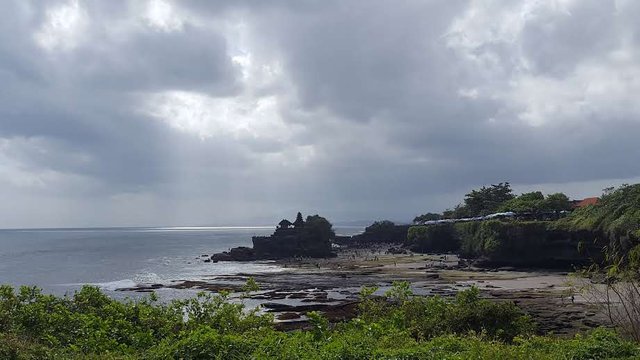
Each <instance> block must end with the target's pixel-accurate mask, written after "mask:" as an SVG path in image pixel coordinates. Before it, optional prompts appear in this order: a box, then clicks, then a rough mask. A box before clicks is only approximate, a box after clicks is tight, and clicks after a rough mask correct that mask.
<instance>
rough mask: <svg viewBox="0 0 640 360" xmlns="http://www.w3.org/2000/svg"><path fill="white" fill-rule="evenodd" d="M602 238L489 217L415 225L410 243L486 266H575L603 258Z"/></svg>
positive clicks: (540, 223) (547, 225)
mask: <svg viewBox="0 0 640 360" xmlns="http://www.w3.org/2000/svg"><path fill="white" fill-rule="evenodd" d="M601 240H602V236H601V235H600V234H598V233H597V232H593V231H587V230H563V229H557V228H556V227H554V225H553V223H552V222H543V221H499V220H489V221H481V222H468V223H456V224H443V225H427V226H416V227H412V228H411V229H410V230H409V236H408V238H407V241H408V242H409V245H410V246H411V248H412V250H414V251H418V252H447V251H451V252H457V253H459V254H460V255H462V256H464V257H467V258H475V259H478V264H480V265H485V266H513V267H541V268H572V267H574V266H581V265H586V264H589V263H591V262H592V261H594V260H595V261H599V260H601V258H602V252H601V247H602V242H601Z"/></svg>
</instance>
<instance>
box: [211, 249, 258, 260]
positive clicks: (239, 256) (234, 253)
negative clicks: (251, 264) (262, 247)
mask: <svg viewBox="0 0 640 360" xmlns="http://www.w3.org/2000/svg"><path fill="white" fill-rule="evenodd" d="M211 260H212V261H214V262H218V261H251V260H256V253H255V251H253V249H252V248H250V247H246V246H240V247H235V248H233V249H231V250H229V251H224V252H221V253H217V254H213V255H211Z"/></svg>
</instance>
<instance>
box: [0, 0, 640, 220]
mask: <svg viewBox="0 0 640 360" xmlns="http://www.w3.org/2000/svg"><path fill="white" fill-rule="evenodd" d="M4 9H5V10H6V11H4V12H3V13H2V14H1V15H0V81H2V87H1V88H0V181H2V184H3V189H4V190H2V191H3V192H2V195H3V197H5V198H7V199H9V201H12V202H15V203H19V204H22V205H21V206H18V207H15V208H13V209H11V208H8V207H0V215H5V216H4V218H5V219H8V220H6V221H5V222H4V223H0V226H37V225H87V224H106V225H109V224H127V225H135V224H140V223H146V224H150V223H155V224H161V223H173V224H179V223H225V222H226V223H242V222H252V221H255V220H262V219H265V220H266V219H269V218H271V217H274V218H277V217H280V216H284V215H287V213H288V212H292V211H296V210H297V209H303V210H307V211H313V212H322V213H325V214H326V215H328V216H330V217H333V218H335V219H336V220H338V219H361V218H377V217H392V218H396V219H403V218H404V219H408V218H410V217H411V216H412V215H415V213H416V212H420V211H427V210H442V209H443V208H445V207H450V206H453V205H455V201H456V199H457V198H460V196H461V195H462V194H463V193H464V192H465V191H466V190H468V189H469V188H472V187H475V186H479V185H483V184H488V183H495V182H499V181H504V180H509V181H512V182H513V183H516V184H520V185H522V186H525V185H527V186H534V185H535V184H560V183H568V184H579V183H581V182H589V183H592V184H596V183H597V184H600V183H601V182H602V181H605V180H606V179H629V178H636V177H638V176H640V167H639V166H637V165H636V164H635V163H634V161H633V159H638V158H640V147H638V146H637V145H636V144H637V140H636V135H637V134H639V133H640V122H638V120H637V119H638V115H640V106H638V105H637V104H636V101H635V99H634V97H633V94H634V93H637V91H639V90H640V63H639V62H638V59H639V58H640V55H639V54H640V46H639V42H640V38H639V37H638V34H639V32H638V31H639V30H640V27H639V26H638V25H637V22H636V21H635V20H636V19H637V15H639V14H640V13H639V10H640V7H639V6H638V5H637V4H636V3H635V2H631V1H627V2H625V1H620V2H602V1H595V0H593V1H569V0H567V1H542V2H540V1H526V0H522V1H487V2H468V1H462V0H461V1H405V2H390V1H323V2H316V1H284V0H283V1H275V2H264V1H249V0H247V1H215V2H212V1H195V0H194V1H179V2H178V1H175V2H171V1H161V0H155V1H144V2H143V1H53V2H26V1H13V2H9V3H7V4H5V5H4ZM546 186H547V188H545V190H548V191H554V190H555V189H554V188H551V187H548V185H546ZM575 188H576V189H578V188H580V189H581V190H580V191H584V187H580V186H577V185H576V186H575ZM593 190H594V191H595V190H597V189H593ZM576 194H578V193H576ZM39 202H40V203H41V206H37V207H38V209H34V206H36V205H34V204H38V203H39ZM58 208H63V209H64V211H60V212H58V214H57V215H56V216H53V215H50V213H51V212H54V211H55V209H58ZM88 209H91V210H90V211H88ZM36 213H37V214H36ZM34 214H36V215H39V216H38V219H36V220H34V219H33V218H34Z"/></svg>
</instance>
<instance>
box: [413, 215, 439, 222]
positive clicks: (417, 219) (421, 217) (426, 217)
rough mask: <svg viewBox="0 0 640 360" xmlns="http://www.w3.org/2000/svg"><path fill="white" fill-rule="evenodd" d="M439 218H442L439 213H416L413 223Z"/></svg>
mask: <svg viewBox="0 0 640 360" xmlns="http://www.w3.org/2000/svg"><path fill="white" fill-rule="evenodd" d="M440 219H442V215H441V214H436V213H426V214H422V215H418V216H416V217H415V218H413V223H414V224H422V223H424V222H425V221H433V220H440Z"/></svg>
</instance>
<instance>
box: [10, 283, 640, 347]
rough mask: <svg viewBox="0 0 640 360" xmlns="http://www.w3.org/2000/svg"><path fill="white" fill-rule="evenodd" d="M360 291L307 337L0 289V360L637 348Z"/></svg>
mask: <svg viewBox="0 0 640 360" xmlns="http://www.w3.org/2000/svg"><path fill="white" fill-rule="evenodd" d="M374 291H375V289H373V288H363V291H362V295H363V301H362V302H361V308H360V312H359V314H358V316H357V317H356V318H355V319H353V320H351V321H348V322H343V323H339V324H334V325H331V324H329V323H328V322H327V321H326V319H325V318H323V317H322V315H321V314H319V313H311V314H309V318H310V319H311V320H312V325H313V328H312V330H310V331H306V330H300V331H293V332H288V333H285V332H279V331H276V330H274V329H273V327H272V323H273V318H272V317H271V316H267V315H262V314H260V313H257V312H256V311H248V310H247V309H245V308H244V307H243V306H242V304H232V303H230V302H229V301H228V299H227V295H226V294H221V295H204V294H202V295H199V296H198V297H196V298H194V299H189V300H184V301H174V302H172V303H169V304H158V303H156V302H155V300H154V299H153V298H150V299H146V300H142V301H138V302H133V301H125V302H119V301H116V300H113V299H110V298H108V297H107V296H105V295H104V294H103V293H101V292H100V291H99V290H98V289H97V288H94V287H85V288H83V289H82V290H80V291H79V292H78V293H76V294H75V295H74V296H71V297H64V298H58V297H54V296H51V295H45V294H42V293H41V292H40V291H39V290H38V289H36V288H27V287H23V288H21V289H20V290H19V291H18V292H15V291H14V290H13V289H12V288H11V287H9V286H3V287H0V319H1V320H0V321H1V322H0V326H1V327H0V359H56V360H57V359H114V360H115V359H120V360H123V359H291V360H293V359H318V360H320V359H497V358H503V359H506V358H509V359H556V358H563V359H601V358H619V359H627V358H629V359H630V358H633V357H637V356H640V352H639V349H638V346H637V345H635V344H633V343H630V342H627V341H624V340H622V339H621V338H620V337H618V336H617V335H616V334H614V333H612V332H610V331H606V330H597V331H595V332H593V333H591V334H588V335H585V336H578V337H576V338H574V339H569V340H561V339H553V338H548V337H532V336H531V335H530V334H531V331H532V323H531V320H530V319H529V318H528V317H527V316H525V315H524V314H523V313H522V312H521V311H520V310H519V309H518V308H517V307H515V306H514V305H513V304H511V303H504V302H491V301H488V300H484V299H481V298H480V297H479V293H478V291H477V289H472V290H468V291H463V292H461V293H460V294H459V295H458V296H457V297H456V298H455V299H452V300H447V299H444V298H441V297H437V296H436V297H418V296H414V295H413V294H412V293H411V288H410V286H409V284H408V283H397V284H395V285H394V286H393V288H392V289H391V290H390V291H388V292H387V294H386V295H385V296H384V297H382V298H379V297H372V294H373V292H374Z"/></svg>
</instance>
